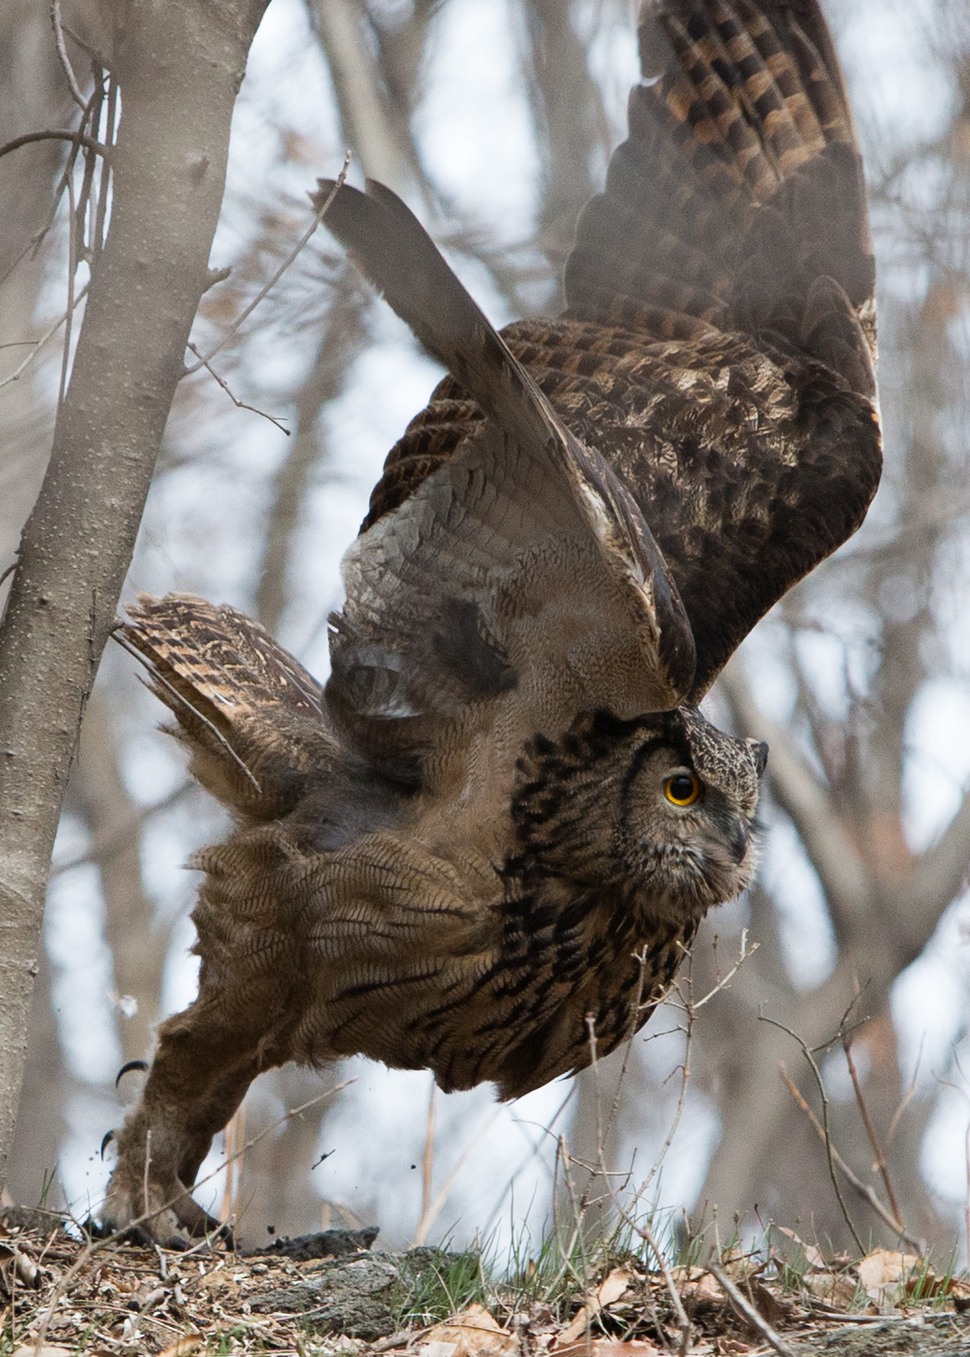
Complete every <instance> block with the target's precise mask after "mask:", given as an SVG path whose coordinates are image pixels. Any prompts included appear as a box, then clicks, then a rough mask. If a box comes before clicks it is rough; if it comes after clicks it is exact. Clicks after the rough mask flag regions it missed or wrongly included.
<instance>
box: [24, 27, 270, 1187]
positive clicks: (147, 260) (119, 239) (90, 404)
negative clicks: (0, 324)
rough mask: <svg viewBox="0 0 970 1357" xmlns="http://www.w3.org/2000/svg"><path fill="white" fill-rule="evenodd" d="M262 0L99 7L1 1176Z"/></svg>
mask: <svg viewBox="0 0 970 1357" xmlns="http://www.w3.org/2000/svg"><path fill="white" fill-rule="evenodd" d="M267 3H268V0H181V2H180V3H179V4H174V5H173V4H171V3H169V0H130V3H129V4H127V5H126V6H125V7H124V9H123V11H122V10H119V9H117V8H115V7H111V9H107V8H106V13H111V14H113V15H114V16H116V17H118V18H120V19H121V20H122V22H121V24H120V25H119V26H118V27H117V28H116V30H115V43H114V50H113V52H112V54H111V58H110V60H111V62H112V67H113V71H114V74H115V76H116V77H117V79H118V81H119V84H120V88H121V95H122V106H123V112H122V117H121V122H120V125H119V130H118V142H117V146H116V148H115V150H114V152H113V156H114V191H113V194H114V196H113V204H112V217H111V224H110V227H109V231H108V236H107V239H106V242H105V246H104V249H103V251H102V253H101V255H100V257H99V258H98V260H97V261H96V263H95V265H94V269H93V274H92V279H91V290H90V294H89V298H88V304H87V311H86V314H85V317H84V322H83V325H82V327H81V331H80V335H79V337H78V345H77V351H76V354H75V358H74V366H73V371H72V374H71V380H70V385H69V387H68V390H67V393H66V396H65V399H64V402H63V404H62V406H61V409H60V410H59V412H58V418H57V423H56V426H55V431H54V441H53V447H52V450H51V460H50V464H49V467H48V470H47V475H46V477H45V479H44V483H43V486H42V489H41V492H40V496H39V498H38V500H37V503H36V505H35V507H34V509H33V512H32V513H31V515H30V518H29V519H28V522H27V525H26V527H25V529H24V533H23V537H22V540H21V545H20V550H19V553H18V566H17V571H16V576H15V578H14V582H13V586H12V589H11V592H10V597H9V599H8V604H7V609H6V613H5V616H4V620H3V624H2V627H0V780H2V781H0V788H2V790H0V1184H2V1182H3V1181H4V1179H5V1176H6V1166H7V1162H8V1158H9V1153H10V1147H11V1143H12V1138H13V1130H14V1124H15V1117H16V1107H17V1101H18V1096H19V1092H20V1086H21V1080H22V1076H23V1067H24V1057H25V1052H26V1030H27V1021H28V1015H29V1011H30V1002H31V994H32V990H33V982H34V977H35V975H36V973H37V957H38V953H39V949H40V945H41V944H40V929H41V918H42V912H43V902H44V893H45V888H46V882H47V874H48V870H49V864H50V855H51V848H52V846H53V841H54V833H55V830H56V827H57V820H58V815H59V812H60V807H61V802H62V799H63V796H64V789H65V786H66V783H67V779H68V775H69V772H70V767H71V761H72V758H73V755H74V750H75V746H76V743H77V736H78V728H79V724H80V719H81V715H82V712H83V710H84V704H85V701H86V699H87V695H88V693H89V691H90V688H91V684H92V682H93V680H94V675H95V672H96V670H97V666H98V662H99V660H100V657H101V652H102V649H103V647H104V644H105V641H106V640H107V637H108V634H109V632H110V629H111V626H112V622H113V619H114V611H115V606H116V604H117V600H118V595H119V593H120V591H121V586H122V583H123V581H124V577H125V572H126V570H127V568H128V564H129V561H130V559H131V554H132V550H133V547H134V543H135V536H136V533H137V531H138V525H139V522H140V519H141V514H142V509H143V506H144V502H145V497H146V495H147V493H148V487H149V484H150V482H151V478H152V472H153V469H154V465H155V458H156V454H157V451H158V446H159V443H160V440H161V437H162V431H163V429H164V427H165V421H166V419H167V417H168V412H169V408H170V406H171V403H172V397H173V395H174V392H175V387H176V384H177V382H178V380H179V377H180V376H181V373H182V370H183V360H184V353H185V345H186V342H187V340H188V336H189V329H190V327H191V324H192V320H193V318H194V316H195V312H196V308H197V306H198V303H199V299H200V297H201V296H202V294H203V292H204V291H205V289H206V287H207V286H208V284H209V274H208V271H207V270H208V257H209V250H210V248H211V244H212V237H213V234H214V232H215V227H216V222H217V220H218V216H219V210H220V206H221V203H222V194H223V189H224V184H225V167H226V158H227V153H228V146H229V129H230V122H231V118H232V110H233V105H234V103H235V97H236V93H237V91H238V88H239V84H240V81H241V79H242V76H243V72H244V70H245V64H246V56H247V53H248V50H249V46H250V43H251V41H252V38H253V36H254V34H255V31H256V28H257V26H258V23H259V20H260V18H261V17H262V14H263V11H264V10H265V8H266V4H267Z"/></svg>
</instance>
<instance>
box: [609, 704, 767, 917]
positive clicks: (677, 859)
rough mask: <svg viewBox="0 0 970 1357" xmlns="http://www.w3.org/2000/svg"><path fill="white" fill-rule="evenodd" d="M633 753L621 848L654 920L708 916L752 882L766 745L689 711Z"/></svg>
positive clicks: (647, 735)
mask: <svg viewBox="0 0 970 1357" xmlns="http://www.w3.org/2000/svg"><path fill="white" fill-rule="evenodd" d="M658 724H659V726H660V728H656V729H654V730H652V731H649V732H648V731H646V730H645V731H644V732H643V738H642V739H641V740H640V741H639V742H638V745H637V747H636V748H635V749H634V750H633V751H632V757H631V759H630V764H629V768H628V772H627V776H626V779H625V783H624V787H623V792H622V796H621V805H620V828H619V838H620V852H621V854H622V857H623V859H624V861H625V862H626V864H627V868H628V870H629V872H630V875H631V879H632V880H633V881H635V882H637V883H638V884H639V887H640V890H639V891H635V892H634V895H635V898H636V899H637V901H638V902H639V905H640V907H641V908H642V909H643V910H644V911H645V912H646V913H648V914H650V915H651V916H653V917H663V918H665V919H670V920H672V921H675V920H678V919H680V920H682V919H684V918H685V917H700V916H701V915H702V914H704V913H705V912H706V911H707V910H708V909H709V908H711V907H712V906H714V905H718V904H722V903H724V902H725V901H727V900H730V899H732V898H733V897H734V896H736V895H738V894H739V893H740V892H741V891H742V890H743V889H744V888H745V886H747V885H748V883H749V881H750V880H751V876H752V874H753V871H754V866H755V861H756V856H757V847H756V834H755V828H756V826H755V812H756V810H757V805H758V784H759V781H760V778H761V774H762V773H763V771H764V768H765V764H766V760H767V748H766V746H764V745H762V744H759V743H757V742H756V741H754V740H738V739H735V738H734V737H733V736H731V735H726V734H725V733H724V732H723V731H720V730H718V729H717V728H716V727H714V726H712V725H711V724H710V723H709V722H708V721H706V720H705V718H704V717H702V716H701V715H700V713H699V712H696V711H694V710H691V709H686V710H682V711H680V712H673V713H668V714H667V715H666V716H665V717H664V718H662V719H661V722H660V723H658Z"/></svg>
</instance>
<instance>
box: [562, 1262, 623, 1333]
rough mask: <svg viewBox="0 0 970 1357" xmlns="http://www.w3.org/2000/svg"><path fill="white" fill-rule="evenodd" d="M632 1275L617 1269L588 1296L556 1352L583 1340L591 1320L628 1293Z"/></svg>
mask: <svg viewBox="0 0 970 1357" xmlns="http://www.w3.org/2000/svg"><path fill="white" fill-rule="evenodd" d="M631 1277H632V1274H631V1273H629V1272H627V1270H626V1269H625V1268H622V1267H617V1268H614V1269H613V1271H612V1272H611V1273H610V1274H609V1276H608V1277H605V1278H604V1279H603V1281H602V1282H601V1283H600V1284H599V1286H598V1287H597V1288H596V1290H595V1291H594V1292H593V1294H592V1295H591V1296H587V1298H586V1300H585V1302H584V1303H583V1304H582V1305H581V1306H580V1308H579V1311H578V1313H577V1314H576V1315H575V1316H574V1318H573V1320H572V1322H571V1323H570V1324H568V1325H567V1326H566V1328H565V1329H563V1331H562V1333H561V1334H560V1335H559V1342H558V1343H557V1344H556V1351H557V1352H558V1351H560V1350H561V1349H562V1348H564V1347H567V1346H568V1345H569V1344H570V1343H575V1341H576V1339H577V1338H581V1337H582V1336H583V1334H584V1333H585V1332H586V1330H587V1329H588V1328H589V1323H590V1320H591V1319H594V1318H595V1317H596V1316H597V1315H598V1314H599V1313H600V1311H601V1310H605V1309H606V1308H607V1306H609V1305H612V1304H613V1302H614V1301H618V1300H619V1299H620V1297H621V1296H622V1295H624V1294H625V1293H626V1289H627V1287H628V1286H629V1285H630V1281H631Z"/></svg>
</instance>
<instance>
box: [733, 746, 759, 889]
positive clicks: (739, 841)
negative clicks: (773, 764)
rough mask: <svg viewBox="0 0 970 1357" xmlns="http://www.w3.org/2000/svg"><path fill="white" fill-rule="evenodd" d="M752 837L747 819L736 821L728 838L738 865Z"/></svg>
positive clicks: (734, 860)
mask: <svg viewBox="0 0 970 1357" xmlns="http://www.w3.org/2000/svg"><path fill="white" fill-rule="evenodd" d="M766 748H767V746H766ZM750 837H751V835H750V831H749V829H748V825H747V823H746V821H744V820H738V821H736V823H735V825H734V828H733V830H732V832H731V837H730V839H729V840H728V848H729V849H730V852H731V860H732V862H734V863H735V864H736V865H737V866H740V865H741V863H742V862H743V861H744V855H745V853H746V852H747V851H748V839H749V838H750Z"/></svg>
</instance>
